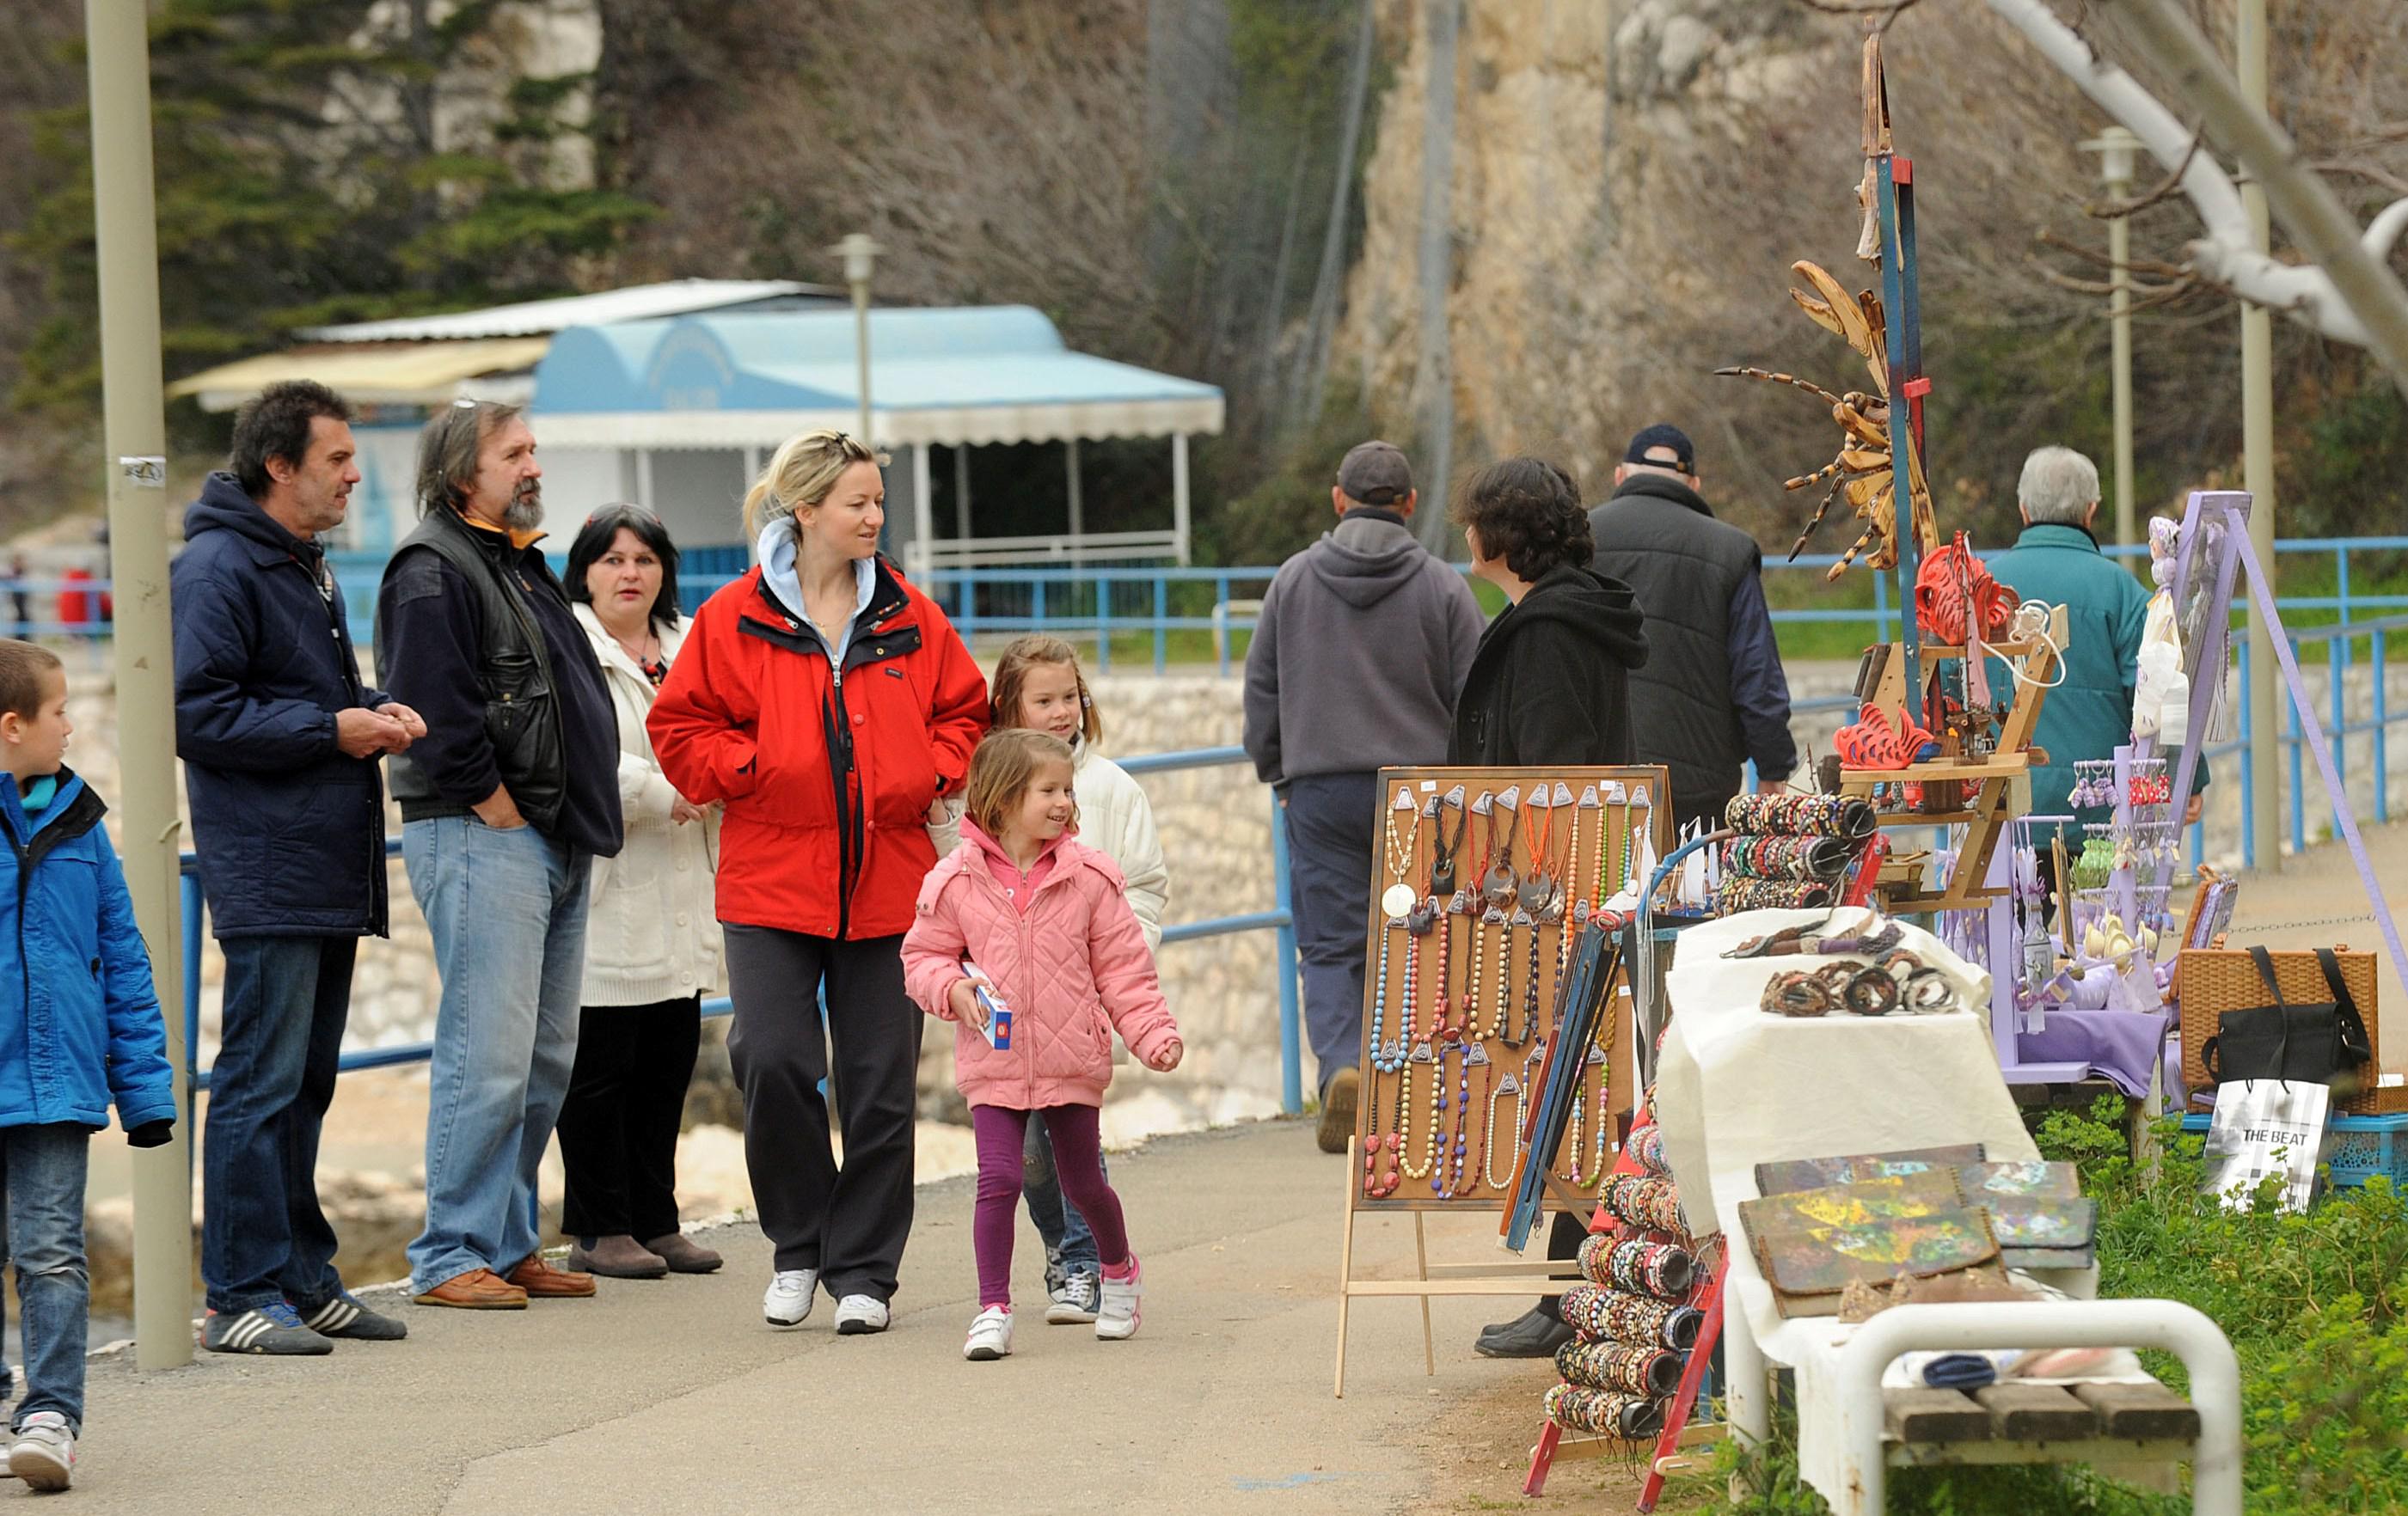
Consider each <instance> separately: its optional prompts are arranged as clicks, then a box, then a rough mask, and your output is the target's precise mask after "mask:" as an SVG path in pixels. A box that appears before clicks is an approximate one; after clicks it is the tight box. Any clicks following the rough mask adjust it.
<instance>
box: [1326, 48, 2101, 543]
mask: <svg viewBox="0 0 2408 1516" xmlns="http://www.w3.org/2000/svg"><path fill="white" fill-rule="evenodd" d="M1427 11H1428V7H1427V6H1426V4H1425V3H1423V0H1387V3H1386V4H1384V5H1383V7H1382V9H1381V12H1380V19H1381V25H1382V43H1383V48H1384V49H1385V50H1386V51H1387V54H1388V56H1389V58H1390V60H1391V62H1392V65H1393V69H1394V84H1393V85H1392V87H1391V88H1390V90H1389V92H1388V93H1387V94H1386V95H1385V96H1384V97H1383V101H1382V104H1381V110H1380V117H1379V133H1378V136H1377V139H1376V142H1375V145H1374V147H1373V150H1372V152H1371V154H1370V157H1369V165H1368V169H1367V173H1366V180H1365V185H1364V208H1365V222H1366V232H1365V236H1364V245H1363V250H1362V255H1361V259H1360V262H1359V264H1358V265H1357V266H1356V267H1355V271H1354V274H1353V278H1352V282H1351V283H1350V285H1349V289H1348V294H1349V299H1348V314H1347V320H1346V323H1345V326H1344V328H1343V331H1342V333H1341V336H1340V348H1339V352H1340V358H1339V361H1338V364H1337V368H1338V371H1339V372H1340V374H1344V373H1346V372H1348V365H1350V364H1351V365H1354V371H1355V373H1356V374H1358V375H1359V377H1360V379H1362V381H1363V385H1364V389H1365V393H1366V394H1367V396H1368V397H1369V404H1370V407H1371V409H1372V412H1373V414H1374V415H1375V416H1383V417H1404V416H1407V415H1411V414H1414V413H1415V412H1414V408H1413V396H1412V394H1411V387H1412V378H1413V369H1414V361H1415V356H1416V354H1417V352H1418V350H1419V333H1418V330H1417V324H1416V321H1417V311H1418V296H1417V279H1418V274H1419V270H1418V266H1417V265H1418V259H1417V257H1416V250H1415V243H1416V239H1417V237H1418V236H1419V232H1420V225H1421V207H1422V183H1421V179H1422V163H1423V131H1424V118H1425V113H1426V112H1425V106H1426V98H1427V93H1428V92H1427V87H1426V79H1427V78H1428V73H1429V66H1430V61H1431V46H1430V35H1431V34H1430V29H1429V27H1428V24H1427ZM1886 48H1887V52H1888V58H1889V63H1890V71H1891V82H1890V93H1891V98H1892V102H1893V107H1894V111H1895V114H1896V119H1897V122H1898V128H1899V144H1900V148H1901V150H1907V151H1911V152H1913V153H1914V155H1915V156H1916V158H1917V159H1918V162H1919V164H1921V165H1923V166H1924V167H1925V169H1926V170H1927V175H1926V179H1927V182H1928V184H1930V185H1932V186H1933V188H1931V189H1928V190H1927V191H1926V192H1925V203H1924V205H1923V207H1921V214H1922V218H1923V236H1924V246H1925V251H1926V255H1927V266H1926V272H1925V280H1924V288H1925V292H1926V294H1925V298H1926V308H1927V313H1928V316H1927V319H1928V322H1930V323H1931V324H1932V326H1933V327H1934V328H1935V329H1944V328H1947V327H1949V326H1950V323H1951V322H1956V323H1957V325H1958V326H1959V327H1961V326H1962V325H1964V324H1965V323H1966V322H1975V323H1978V322H1987V321H1992V320H1998V319H2005V320H2009V321H2014V322H2022V323H2023V329H2022V330H2021V332H2020V334H2019V336H2018V337H2017V341H2018V344H2019V345H2020V346H2023V347H2027V348H2029V349H2031V350H2040V349H2041V348H2042V345H2043V344H2045V343H2047V342H2049V341H2050V340H2052V338H2053V336H2056V335H2057V334H2060V333H2062V332H2065V331H2068V330H2071V331H2072V332H2073V333H2074V334H2075V337H2076V339H2077V340H2078V341H2080V342H2084V343H2087V342H2089V341H2090V339H2091V338H2092V336H2094V335H2095V333H2096V326H2097V323H2096V322H2095V321H2093V320H2092V319H2091V315H2090V313H2089V311H2088V307H2086V306H2085V305H2084V304H2083V303H2081V302H2079V301H2076V300H2073V299H2071V297H2068V296H2065V295H2063V294H2062V293H2058V292H2055V291H2053V290H2051V289H2049V287H2048V286H2047V285H2046V284H2044V283H2043V282H2042V279H2041V278H2040V277H2039V276H2038V275H2037V274H2036V273H2035V272H2034V271H2033V269H2032V268H2031V266H2030V260H2029V259H2028V257H2027V256H2026V253H2027V250H2028V248H2029V247H2030V238H2031V236H2032V234H2033V232H2034V230H2035V229H2036V228H2037V227H2038V226H2041V225H2043V224H2047V223H2048V222H2050V221H2051V220H2052V219H2054V220H2055V221H2057V222H2058V223H2060V224H2061V225H2063V227H2064V230H2065V231H2066V232H2067V233H2068V234H2070V235H2071V236H2077V237H2088V238H2096V237H2098V236H2100V234H2099V233H2097V232H2096V231H2095V230H2093V229H2091V228H2088V227H2085V225H2083V224H2082V219H2081V216H2080V213H2079V210H2078V208H2077V206H2076V201H2075V196H2076V195H2077V194H2078V193H2080V192H2081V190H2082V188H2083V187H2084V186H2085V185H2087V184H2089V183H2091V182H2093V181H2094V175H2095V169H2093V168H2091V167H2090V166H2088V165H2086V164H2084V163H2083V162H2082V160H2081V155H2080V153H2079V152H2078V151H2077V150H2076V149H2075V147H2074V144H2075V142H2076V141H2077V140H2078V139H2079V138H2080V137H2081V136H2084V135H2086V131H2087V128H2088V126H2089V124H2090V123H2089V121H2088V118H2087V117H2086V116H2085V115H2084V114H2083V113H2082V112H2081V111H2080V110H2079V109H2078V108H2077V106H2076V103H2075V101H2074V99H2073V97H2072V96H2071V87H2070V86H2066V85H2064V84H2063V83H2062V81H2061V80H2058V79H2057V78H2056V77H2055V76H2054V75H2053V74H2050V73H2049V72H2048V71H2047V70H2046V68H2045V66H2044V65H2042V64H2039V63H2038V61H2037V60H2035V59H2031V58H2029V57H2028V55H2026V54H2024V53H2023V52H2022V50H2021V49H2020V48H2019V47H2018V46H2017V45H2015V44H2014V42H2013V40H2012V39H2011V38H2010V37H2008V36H2007V35H2006V34H2005V33H2004V31H2003V29H2001V28H1998V27H1996V26H1995V25H1994V24H1993V23H1992V22H1991V21H1990V20H1989V18H1988V16H1987V13H1986V11H1985V10H1984V9H1983V8H1982V7H1979V6H1976V5H1969V6H1965V7H1950V8H1945V9H1943V8H1941V7H1927V8H1926V9H1924V10H1918V11H1916V12H1914V14H1913V15H1912V16H1911V17H1910V18H1908V20H1907V21H1905V22H1902V23H1901V24H1900V25H1899V27H1898V28H1897V29H1896V31H1895V32H1894V33H1893V34H1892V35H1891V36H1890V39H1889V41H1888V42H1887V43H1886ZM1858 49H1859V33H1858V32H1857V31H1856V29H1855V28H1853V27H1852V26H1850V25H1849V24H1847V23H1846V22H1843V21H1839V20H1836V19H1835V18H1832V17H1828V16H1825V15H1821V14H1819V13H1817V12H1815V11H1813V10H1811V9H1809V8H1807V7H1805V6H1803V5H1799V4H1796V3H1792V0H1619V3H1615V4H1605V3H1598V4H1565V3H1553V0H1484V3H1483V4H1480V5H1476V6H1469V7H1466V10H1465V13H1464V16H1463V20H1462V26H1461V32H1460V42H1459V46H1458V50H1457V56H1456V58H1455V80H1456V84H1455V110H1456V122H1455V138H1454V140H1455V149H1454V152H1455V168H1454V176H1453V185H1452V201H1453V218H1452V220H1453V239H1452V240H1453V249H1454V258H1453V265H1452V267H1451V268H1450V269H1449V270H1448V271H1447V278H1448V282H1449V287H1450V293H1449V297H1448V310H1449V317H1450V338H1451V345H1452V349H1453V354H1454V364H1453V367H1454V383H1453V394H1454V399H1455V459H1456V461H1457V463H1458V465H1462V464H1466V463H1469V464H1474V465H1476V464H1477V463H1479V462H1481V461H1484V459H1487V458H1490V457H1495V456H1498V455H1501V454H1505V453H1509V452H1514V451H1543V452H1546V453H1548V454H1550V455H1552V456H1556V457H1559V458H1562V459H1563V460H1565V461H1566V462H1568V463H1569V464H1570V465H1571V466H1572V467H1573V470H1574V472H1575V474H1576V475H1578V476H1579V477H1580V478H1581V479H1583V481H1584V485H1586V486H1588V487H1589V489H1590V490H1591V492H1592V493H1595V494H1602V493H1604V491H1605V489H1606V488H1607V487H1608V486H1607V481H1606V478H1605V476H1606V474H1607V472H1608V470H1609V469H1610V467H1611V464H1612V461H1613V459H1614V458H1616V457H1618V456H1619V452H1620V447H1621V443H1622V441H1623V440H1624V439H1625V438H1626V437H1627V436H1628V435H1629V434H1630V433H1631V432H1632V431H1635V430H1636V429H1637V428H1638V427H1639V426H1641V425H1644V424H1646V423H1647V422H1654V421H1660V420H1671V421H1674V422H1678V423H1679V424H1681V425H1683V426H1684V427H1685V428H1687V429H1688V430H1689V432H1690V433H1691V435H1692V436H1694V437H1696V439H1697V440H1698V443H1699V450H1700V458H1701V461H1702V462H1703V463H1704V465H1705V467H1706V472H1707V475H1708V479H1709V482H1710V485H1718V486H1720V487H1721V493H1719V494H1718V495H1717V500H1718V504H1719V503H1720V502H1723V501H1728V502H1729V503H1730V506H1731V510H1730V511H1729V512H1728V513H1730V514H1735V515H1736V516H1737V517H1738V518H1739V519H1740V520H1742V522H1746V523H1748V524H1751V525H1754V526H1756V527H1758V528H1759V529H1760V533H1759V535H1760V536H1762V537H1763V538H1764V540H1766V541H1767V542H1768V544H1770V543H1772V542H1774V541H1775V540H1778V541H1780V542H1781V543H1782V544H1783V545H1784V546H1785V545H1786V541H1787V535H1785V534H1784V533H1783V532H1782V526H1783V525H1787V526H1788V528H1789V533H1790V534H1794V531H1795V526H1796V524H1797V523H1801V522H1802V521H1803V518H1804V516H1805V515H1806V513H1807V510H1808V507H1805V506H1800V505H1798V504H1797V503H1795V502H1793V501H1788V500H1785V499H1783V498H1782V495H1781V491H1780V482H1779V481H1780V480H1781V479H1783V478H1785V477H1786V476H1789V475H1793V474H1799V473H1804V472H1806V471H1808V470H1809V469H1811V468H1813V467H1814V466H1815V465H1819V464H1820V463H1821V462H1823V461H1824V460H1825V459H1826V458H1828V456H1829V454H1830V451H1831V450H1832V447H1833V446H1834V442H1833V441H1827V440H1824V439H1825V438H1826V436H1828V435H1829V434H1830V430H1831V429H1830V427H1829V425H1828V422H1826V421H1825V420H1824V419H1823V417H1822V414H1821V411H1820V409H1819V408H1815V407H1813V406H1812V405H1811V404H1809V403H1807V402H1806V401H1805V400H1804V399H1803V397H1800V396H1798V395H1796V394H1794V393H1785V394H1776V393H1773V392H1770V391H1769V390H1765V389H1763V388H1761V387H1756V386H1747V385H1743V384H1742V383H1741V382H1740V381H1737V380H1732V379H1715V378H1713V377H1712V375H1711V372H1710V371H1711V370H1712V368H1713V367H1714V366H1715V365H1719V364H1742V363H1749V364H1762V365H1766V366H1769V367H1772V368H1779V369H1788V370H1791V371H1794V372H1797V373H1799V374H1800V375H1805V376H1811V377H1813V378H1816V379H1820V380H1821V381H1822V382H1825V383H1827V384H1830V385H1831V387H1833V388H1835V389H1842V390H1844V389H1856V388H1863V387H1865V385H1866V380H1865V379H1864V376H1863V370H1862V368H1861V367H1860V366H1858V365H1856V364H1855V362H1854V360H1853V359H1852V358H1851V357H1850V355H1849V354H1848V353H1847V352H1846V351H1845V350H1844V349H1842V347H1841V346H1840V344H1839V342H1838V340H1837V339H1836V338H1829V337H1827V336H1825V335H1824V334H1822V333H1820V332H1819V331H1817V330H1815V329H1813V328H1812V327H1811V326H1809V325H1808V324H1807V323H1806V322H1805V321H1804V320H1803V319H1802V318H1801V317H1800V316H1799V314H1798V313H1797V312H1796V311H1795V310H1794V309H1793V308H1792V307H1790V305H1789V302H1788V301H1787V299H1786V298H1785V295H1784V293H1783V291H1784V290H1785V287H1786V285H1787V283H1788V281H1789V275H1788V265H1789V263H1790V262H1791V261H1792V260H1793V259H1798V258H1812V259H1814V260H1815V261H1817V262H1819V263H1822V264H1823V265H1825V266H1827V267H1828V268H1830V269H1832V270H1833V271H1834V272H1835V273H1837V274H1838V275H1839V277H1840V278H1841V279H1842V280H1843V281H1845V282H1847V283H1848V284H1849V285H1850V286H1851V287H1858V286H1862V285H1866V284H1870V283H1871V282H1873V279H1874V275H1873V273H1872V271H1871V269H1870V268H1869V267H1868V266H1867V265H1863V264H1861V263H1858V262H1857V261H1856V259H1855V257H1854V246H1855V239H1856V210H1855V206H1854V203H1853V190H1854V187H1855V183H1856V176H1857V173H1858V171H1859V169H1860V167H1861V162H1862V160H1861V157H1860V153H1859V146H1858V104H1857V73H1858V68H1857V60H1858ZM1977 121H1978V122H1980V123H1981V126H1980V129H1979V131H1971V130H1968V129H1967V124H1966V123H1968V122H1977ZM1974 295H1978V296H1979V299H1978V301H1977V302H1976V303H1975V304H1971V305H1968V304H1966V303H1965V301H1966V299H1967V297H1969V296H1974ZM1949 358H1950V354H1949V351H1948V350H1946V349H1945V348H1942V350H1939V351H1938V352H1937V353H1935V355H1934V363H1933V368H1934V371H1935V373H1942V374H1945V372H1946V370H1947V365H1948V363H1949ZM2068 383H2069V381H2068V380H2067V379H2065V377H2064V376H2062V375H2043V376H2042V385H2043V388H2042V389H2041V390H2040V391H2039V393H2036V394H2033V395H2022V394H2017V395H2013V396H2000V395H1997V394H1992V395H1988V396H1985V397H1983V400H1984V403H1985V405H1988V406H1991V407H1993V408H1995V407H1997V406H1999V405H2000V403H2001V401H2002V400H2003V401H2004V402H2005V403H2006V405H2007V406H2008V408H2009V409H2010V411H2013V410H2014V409H2016V408H2022V409H2025V410H2028V409H2031V408H2035V402H2038V403H2039V404H2040V405H2042V406H2045V405H2047V404H2052V403H2055V402H2057V401H2060V400H2062V399H2063V398H2065V397H2066V395H2067V394H2068V393H2070V391H2069V388H2068ZM1969 399H1970V397H1969ZM1954 403H1956V395H1955V394H1953V393H1951V392H1950V391H1949V389H1948V387H1947V385H1946V383H1945V381H1944V379H1943V384H1942V393H1941V395H1940V396H1939V397H1938V398H1937V399H1936V400H1935V405H1936V406H1938V407H1940V408H1942V414H1941V418H1940V420H1939V421H1938V422H1935V424H1936V425H1939V426H1942V427H1943V428H1944V423H1945V421H1946V420H1947V419H1948V416H1947V409H1946V408H1948V407H1949V406H1950V405H1952V404H1954ZM1991 414H1992V415H1993V416H1995V415H1997V414H1998V412H1997V411H1996V410H1995V409H1994V410H1993V411H1992V412H1991ZM1941 436H1948V437H1949V440H1948V444H1947V446H1946V447H1945V448H1944V449H1943V450H1942V451H1940V453H1939V457H1940V462H1941V463H1942V465H1943V469H1944V466H1945V465H1947V464H1948V463H1949V462H1951V461H1952V460H1953V459H1957V458H1963V459H1966V471H1967V472H1968V474H1971V475H1974V476H1977V477H1976V478H1974V479H1971V480H1969V481H1968V485H1969V489H1968V496H1967V498H1968V499H1969V500H1971V501H1975V502H1978V501H1979V500H1980V499H1982V498H1984V497H1985V495H1989V494H1995V493H1996V492H1995V488H1994V486H1993V485H1992V483H1991V482H1990V481H1989V480H1988V479H1987V478H1986V475H1988V474H1991V473H1996V472H1998V467H1997V465H1998V462H1999V461H1998V460H1997V459H1996V458H1992V457H1989V456H1987V455H1982V456H1981V457H1980V458H1979V460H1978V462H1977V461H1976V460H1975V458H1974V457H1972V456H1971V455H1969V453H1968V452H1967V451H1966V450H1965V449H1964V448H1962V447H1959V446H1957V441H1958V438H1957V437H1956V436H1953V435H1949V434H1945V433H1944V431H1942V432H1936V433H1935V442H1937V441H1938V440H1939V438H1940V437H1941ZM2016 440H2017V442H2018V444H2019V445H2021V446H2028V445H2029V443H2028V442H2022V441H2021V439H2016ZM2035 440H2041V439H2038V438H2036V439H2035ZM1425 441H1426V439H1425ZM2020 455H2021V454H2020V452H2019V451H2018V452H2016V453H2015V454H2014V456H2015V457H2017V458H2019V457H2020ZM2012 477H2013V475H2012V466H2011V465H2007V468H2006V479H2009V480H2011V479H2012ZM1942 482H1946V481H1942ZM1710 493H1712V492H1710ZM1852 536H1854V533H1853V531H1850V532H1846V533H1844V534H1843V533H1842V531H1840V530H1839V529H1838V524H1837V523H1834V525H1833V526H1832V527H1830V528H1828V529H1827V531H1826V533H1825V535H1824V536H1823V537H1821V538H1818V540H1817V542H1816V544H1815V546H1816V548H1817V549H1818V550H1820V551H1837V550H1838V549H1839V548H1840V547H1842V546H1844V545H1845V543H1846V542H1847V541H1848V540H1849V538H1850V537H1852Z"/></svg>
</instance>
